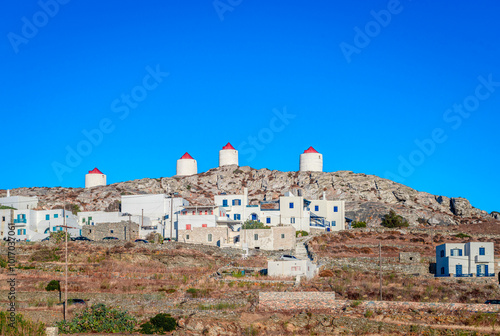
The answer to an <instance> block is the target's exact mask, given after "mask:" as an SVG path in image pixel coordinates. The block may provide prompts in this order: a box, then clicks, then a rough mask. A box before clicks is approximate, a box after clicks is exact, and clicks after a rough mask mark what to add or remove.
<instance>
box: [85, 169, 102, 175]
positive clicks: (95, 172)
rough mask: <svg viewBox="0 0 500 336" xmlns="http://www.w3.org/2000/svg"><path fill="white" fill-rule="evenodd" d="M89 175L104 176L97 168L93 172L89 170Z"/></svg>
mask: <svg viewBox="0 0 500 336" xmlns="http://www.w3.org/2000/svg"><path fill="white" fill-rule="evenodd" d="M89 174H101V175H104V174H103V173H101V171H100V170H99V169H97V168H94V169H92V170H89Z"/></svg>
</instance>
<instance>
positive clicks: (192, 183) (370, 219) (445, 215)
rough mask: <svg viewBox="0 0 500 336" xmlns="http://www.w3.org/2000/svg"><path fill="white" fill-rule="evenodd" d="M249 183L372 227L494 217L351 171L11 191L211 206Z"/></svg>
mask: <svg viewBox="0 0 500 336" xmlns="http://www.w3.org/2000/svg"><path fill="white" fill-rule="evenodd" d="M245 187H246V188H248V193H249V201H250V203H251V204H257V203H258V202H260V201H263V200H267V201H270V200H276V199H278V197H279V196H280V195H283V194H284V193H285V192H287V191H292V192H294V193H295V194H298V193H300V194H301V195H302V196H304V197H305V198H306V199H319V198H321V197H322V195H323V193H325V195H326V197H327V199H335V200H345V201H346V210H347V211H346V216H347V217H349V218H351V219H353V220H363V221H366V222H367V223H368V225H370V226H375V225H379V224H380V218H381V217H382V216H383V215H384V214H386V213H387V212H389V210H394V211H396V212H397V213H398V214H400V215H402V216H403V217H405V218H406V219H408V221H409V222H410V224H411V225H419V224H423V225H455V224H457V223H459V222H461V221H462V220H463V219H466V218H469V217H474V218H475V219H476V220H480V219H481V218H486V217H487V218H489V219H492V218H493V217H494V216H493V214H492V215H490V214H488V213H487V212H485V211H481V210H479V209H476V208H474V207H472V206H471V205H470V203H469V202H468V201H467V200H466V199H464V198H451V199H450V198H448V197H445V196H436V195H431V194H429V193H426V192H419V191H416V190H414V189H411V188H409V187H407V186H404V185H402V184H399V183H396V182H393V181H390V180H387V179H383V178H380V177H377V176H373V175H365V174H355V173H353V172H350V171H338V172H332V173H322V172H297V171H294V172H281V171H277V170H269V169H259V170H257V169H253V168H250V167H236V166H226V167H220V168H214V169H211V170H209V171H207V172H204V173H200V174H197V175H192V176H185V177H164V178H144V179H140V180H133V181H126V182H119V183H115V184H111V185H107V186H100V187H94V188H91V189H83V188H60V187H57V188H19V189H14V190H11V195H13V196H14V195H25V196H38V197H39V199H40V206H41V207H42V208H44V209H52V208H54V207H60V206H62V205H63V204H64V203H66V204H67V203H72V204H78V205H79V207H80V209H81V210H82V211H83V210H87V211H91V210H107V211H116V210H117V209H118V208H119V202H120V197H121V196H122V195H134V194H156V193H167V194H168V193H172V192H177V193H178V195H179V196H181V197H183V198H185V199H187V200H188V201H189V202H190V203H192V204H212V203H213V197H214V195H217V194H220V193H223V192H225V193H228V194H233V193H241V194H242V193H243V188H245ZM2 194H3V195H5V192H0V196H2ZM496 216H497V217H496V218H497V219H498V214H497V215H496Z"/></svg>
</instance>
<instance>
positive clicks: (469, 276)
mask: <svg viewBox="0 0 500 336" xmlns="http://www.w3.org/2000/svg"><path fill="white" fill-rule="evenodd" d="M455 277H456V278H472V273H470V274H455Z"/></svg>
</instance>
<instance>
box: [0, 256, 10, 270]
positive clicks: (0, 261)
mask: <svg viewBox="0 0 500 336" xmlns="http://www.w3.org/2000/svg"><path fill="white" fill-rule="evenodd" d="M7 266H8V264H7V261H5V260H4V259H3V258H0V267H2V268H7Z"/></svg>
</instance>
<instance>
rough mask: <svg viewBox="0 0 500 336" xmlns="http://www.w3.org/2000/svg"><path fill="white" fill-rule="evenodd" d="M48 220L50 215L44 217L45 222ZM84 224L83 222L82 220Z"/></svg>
mask: <svg viewBox="0 0 500 336" xmlns="http://www.w3.org/2000/svg"><path fill="white" fill-rule="evenodd" d="M49 219H50V215H45V220H49ZM83 221H84V222H85V220H83Z"/></svg>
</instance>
